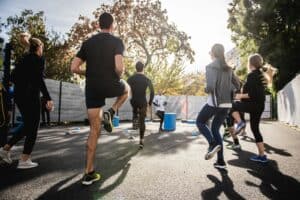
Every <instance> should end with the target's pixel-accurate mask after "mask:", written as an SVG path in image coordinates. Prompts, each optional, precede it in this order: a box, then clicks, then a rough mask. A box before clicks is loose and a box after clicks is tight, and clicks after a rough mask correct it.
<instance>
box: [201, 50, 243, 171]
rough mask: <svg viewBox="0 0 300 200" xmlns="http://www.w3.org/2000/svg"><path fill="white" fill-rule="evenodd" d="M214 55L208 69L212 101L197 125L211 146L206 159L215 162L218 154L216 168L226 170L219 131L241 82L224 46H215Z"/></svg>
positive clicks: (208, 88)
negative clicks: (213, 158) (214, 158)
mask: <svg viewBox="0 0 300 200" xmlns="http://www.w3.org/2000/svg"><path fill="white" fill-rule="evenodd" d="M210 54H211V58H212V60H213V61H212V62H211V63H210V64H209V65H208V66H206V88H205V92H206V93H208V101H207V104H206V105H204V107H203V108H202V110H201V111H200V113H199V115H198V117H197V121H196V123H197V127H198V129H199V131H200V132H201V133H202V134H203V135H204V137H205V138H206V140H207V141H208V143H209V148H208V152H207V154H206V155H205V159H206V160H208V159H211V158H212V157H213V156H214V154H215V153H217V152H218V158H217V162H216V163H215V164H214V167H216V168H226V164H225V161H224V156H223V144H222V137H221V135H220V132H219V130H220V127H221V125H222V123H223V122H224V120H225V118H226V116H227V114H228V111H229V109H230V108H231V107H232V94H233V92H234V90H235V89H237V88H239V82H238V80H237V78H236V77H235V76H234V74H233V71H232V69H231V68H230V67H229V66H228V65H227V63H226V62H225V56H224V47H223V45H221V44H215V45H214V46H213V47H212V49H211V52H210ZM212 117H214V118H213V121H212V125H211V129H210V128H209V127H208V126H207V122H208V120H209V119H210V118H212Z"/></svg>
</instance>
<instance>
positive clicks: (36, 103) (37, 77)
mask: <svg viewBox="0 0 300 200" xmlns="http://www.w3.org/2000/svg"><path fill="white" fill-rule="evenodd" d="M29 42H30V47H29V53H27V54H25V55H24V56H23V57H22V58H21V60H20V62H19V63H18V64H17V65H16V69H15V73H14V78H13V79H14V80H13V81H14V83H15V94H14V95H15V96H14V97H15V102H16V104H17V106H18V108H19V110H20V113H21V115H22V118H23V122H24V127H23V128H22V130H21V131H20V133H19V134H16V135H14V136H13V137H12V138H11V139H10V140H9V141H8V143H7V144H6V145H5V146H4V147H3V149H1V150H0V156H1V157H2V159H3V160H9V159H10V158H9V157H10V150H11V148H12V146H13V145H15V144H16V143H17V142H18V141H20V140H21V139H22V138H23V137H24V136H25V137H26V139H25V142H24V149H23V154H22V155H21V158H20V160H19V163H18V166H17V168H18V169H28V168H33V167H37V166H38V163H35V162H32V161H31V159H30V155H31V153H32V150H33V147H34V144H35V141H36V137H37V131H38V128H39V122H40V92H42V94H43V96H44V98H45V99H47V108H48V109H49V110H51V109H52V107H53V102H52V101H51V97H50V95H49V93H48V90H47V88H46V84H45V81H44V78H43V75H44V73H43V71H44V65H45V60H44V58H43V56H42V55H43V43H42V42H41V41H40V40H39V39H37V38H31V39H30V40H29ZM8 158H9V159H8Z"/></svg>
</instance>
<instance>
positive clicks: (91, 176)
mask: <svg viewBox="0 0 300 200" xmlns="http://www.w3.org/2000/svg"><path fill="white" fill-rule="evenodd" d="M100 178H101V176H100V174H99V173H96V172H95V171H93V172H91V173H88V174H84V176H83V177H82V181H81V183H82V185H91V184H92V183H94V182H96V181H99V180H100Z"/></svg>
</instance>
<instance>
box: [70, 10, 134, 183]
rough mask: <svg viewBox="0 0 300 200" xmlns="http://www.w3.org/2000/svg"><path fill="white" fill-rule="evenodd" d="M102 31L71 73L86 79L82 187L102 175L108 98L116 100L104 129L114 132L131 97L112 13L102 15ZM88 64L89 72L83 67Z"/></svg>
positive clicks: (78, 57) (84, 46) (85, 44)
mask: <svg viewBox="0 0 300 200" xmlns="http://www.w3.org/2000/svg"><path fill="white" fill-rule="evenodd" d="M99 24H100V29H101V32H100V33H98V34H96V35H94V36H92V37H91V38H89V39H87V40H86V41H85V42H83V43H82V46H81V48H80V50H79V52H78V53H77V55H76V57H75V58H74V60H73V61H72V64H71V71H72V72H73V73H76V74H80V75H85V76H86V88H85V98H86V106H87V113H88V119H89V122H90V134H89V137H88V140H87V156H86V168H85V174H84V176H83V179H82V184H83V185H90V184H92V183H93V182H95V181H98V180H100V174H98V173H96V172H95V167H94V160H95V152H96V147H97V141H98V137H99V135H100V127H101V121H102V114H103V110H102V107H103V106H104V105H105V99H106V98H111V97H117V100H116V102H115V103H114V104H113V106H112V107H111V108H110V109H109V110H108V111H106V112H104V114H103V118H104V128H105V129H106V130H107V131H108V132H111V131H112V128H113V127H112V122H111V120H112V118H113V115H114V113H115V112H116V110H117V109H118V108H120V107H121V105H122V104H123V103H124V102H125V101H126V99H127V98H128V94H129V91H130V88H129V86H128V84H127V83H126V82H125V81H123V80H121V79H120V77H121V76H122V74H123V73H124V64H123V52H124V45H123V42H122V40H121V39H119V38H117V37H115V36H113V35H112V32H113V17H112V15H111V14H109V13H103V14H101V16H100V18H99ZM84 62H85V63H86V70H83V69H81V65H82V64H83V63H84Z"/></svg>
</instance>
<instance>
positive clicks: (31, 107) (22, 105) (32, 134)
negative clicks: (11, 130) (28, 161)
mask: <svg viewBox="0 0 300 200" xmlns="http://www.w3.org/2000/svg"><path fill="white" fill-rule="evenodd" d="M16 104H17V106H18V108H19V110H20V113H21V115H22V119H23V123H24V126H23V128H22V129H21V130H20V132H18V133H16V134H15V135H14V136H13V137H12V138H11V139H10V140H9V141H8V144H9V145H10V146H13V145H15V144H16V143H17V142H18V141H20V140H21V139H22V138H23V137H25V136H26V139H25V143H24V149H23V154H28V155H30V154H31V152H32V150H33V147H34V144H35V141H36V137H37V131H38V128H39V123H40V99H39V97H38V96H37V98H31V99H26V100H24V99H20V98H19V99H18V98H16Z"/></svg>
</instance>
